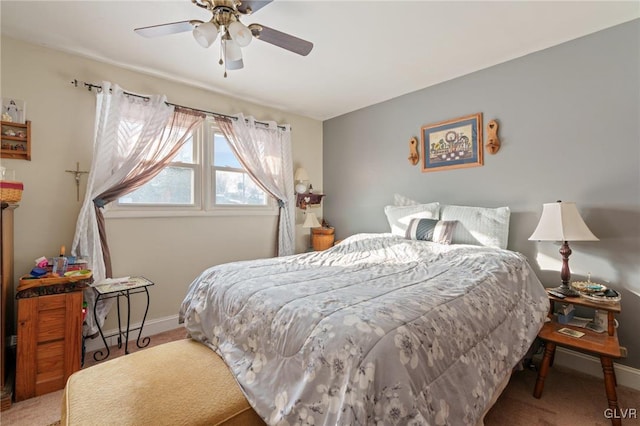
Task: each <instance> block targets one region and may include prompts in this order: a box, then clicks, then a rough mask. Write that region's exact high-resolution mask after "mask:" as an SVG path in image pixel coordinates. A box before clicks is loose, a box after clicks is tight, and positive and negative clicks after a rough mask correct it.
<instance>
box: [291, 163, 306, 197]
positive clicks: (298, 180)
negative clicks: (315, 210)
mask: <svg viewBox="0 0 640 426" xmlns="http://www.w3.org/2000/svg"><path fill="white" fill-rule="evenodd" d="M293 180H294V181H295V184H296V186H295V188H296V193H298V194H304V193H305V192H306V191H307V185H306V184H305V183H304V181H308V180H309V174H308V173H307V171H306V170H305V169H303V168H302V167H300V168H298V169H296V173H295V174H294V175H293Z"/></svg>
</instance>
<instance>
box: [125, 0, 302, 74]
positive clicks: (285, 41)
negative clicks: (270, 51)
mask: <svg viewBox="0 0 640 426" xmlns="http://www.w3.org/2000/svg"><path fill="white" fill-rule="evenodd" d="M272 1H273V0H191V2H192V3H193V4H195V5H196V6H198V7H201V8H203V9H207V10H208V11H210V12H211V14H212V16H211V19H210V20H209V21H207V22H204V21H200V20H197V19H192V20H188V21H179V22H171V23H167V24H160V25H152V26H149V27H141V28H136V29H135V30H134V31H135V32H136V33H137V34H139V35H141V36H143V37H159V36H164V35H169V34H176V33H181V32H186V31H191V32H192V33H193V37H194V38H195V39H196V41H197V42H198V44H200V45H201V46H202V47H204V48H207V47H209V46H211V45H212V44H213V43H214V42H215V41H216V38H217V37H218V34H219V35H220V49H221V50H220V61H219V63H220V65H222V64H223V63H224V65H225V72H224V76H225V77H227V70H236V69H241V68H243V67H244V63H243V60H242V50H241V48H242V47H246V46H248V45H249V43H251V40H252V39H253V38H254V37H255V38H257V39H258V40H262V41H264V42H266V43H270V44H273V45H275V46H278V47H281V48H283V49H285V50H288V51H290V52H293V53H297V54H299V55H302V56H307V55H308V54H309V52H311V49H313V43H311V42H309V41H306V40H303V39H301V38H298V37H294V36H292V35H290V34H286V33H283V32H281V31H278V30H274V29H273V28H269V27H266V26H264V25H261V24H250V25H249V26H246V25H244V24H243V23H242V22H240V17H241V16H245V15H250V14H251V13H253V12H256V11H258V10H259V9H262V8H263V7H265V6H266V5H268V4H269V3H271V2H272ZM223 57H224V61H223V59H222V58H223Z"/></svg>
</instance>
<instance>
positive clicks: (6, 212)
mask: <svg viewBox="0 0 640 426" xmlns="http://www.w3.org/2000/svg"><path fill="white" fill-rule="evenodd" d="M16 207H18V206H17V205H16V204H7V203H5V202H2V218H1V219H0V240H2V251H0V257H2V266H1V267H0V277H1V280H2V294H1V295H0V302H1V303H2V306H1V307H0V317H1V322H2V326H1V329H0V331H1V339H2V340H0V343H1V344H0V391H1V404H0V411H4V410H7V409H9V408H10V407H11V397H12V394H13V373H14V367H13V366H14V365H15V364H14V356H13V354H12V353H11V352H10V351H9V348H8V346H7V339H8V337H9V336H11V335H13V334H14V320H13V318H14V316H13V313H14V299H13V288H14V287H13V211H14V210H15V209H16Z"/></svg>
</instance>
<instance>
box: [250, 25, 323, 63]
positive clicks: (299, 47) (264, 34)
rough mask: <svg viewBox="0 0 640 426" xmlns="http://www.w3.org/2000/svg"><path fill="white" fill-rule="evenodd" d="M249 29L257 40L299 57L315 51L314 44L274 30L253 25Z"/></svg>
mask: <svg viewBox="0 0 640 426" xmlns="http://www.w3.org/2000/svg"><path fill="white" fill-rule="evenodd" d="M249 29H250V30H251V33H252V34H253V36H254V37H255V38H257V39H259V40H262V41H264V42H267V43H270V44H273V45H275V46H278V47H282V48H283V49H286V50H288V51H290V52H293V53H297V54H298V55H302V56H307V55H308V54H309V52H311V49H313V43H311V42H310V41H306V40H303V39H301V38H298V37H295V36H292V35H290V34H286V33H283V32H282V31H278V30H274V29H273V28H269V27H265V26H264V25H260V24H251V25H249Z"/></svg>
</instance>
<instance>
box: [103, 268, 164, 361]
mask: <svg viewBox="0 0 640 426" xmlns="http://www.w3.org/2000/svg"><path fill="white" fill-rule="evenodd" d="M152 285H154V283H153V282H151V281H149V280H148V279H146V278H145V277H129V278H128V279H127V280H121V281H113V282H106V283H101V284H98V285H95V286H94V287H93V289H94V290H95V292H96V301H95V304H94V305H93V315H94V318H97V313H96V306H98V302H99V301H100V300H107V299H113V298H117V301H116V304H117V305H118V331H117V332H115V333H112V334H109V335H106V336H105V335H104V333H103V332H102V328H101V327H100V323H97V325H98V331H99V332H100V337H102V342H103V343H104V347H105V350H106V353H104V352H103V351H102V350H97V351H96V352H95V353H94V354H93V359H95V360H96V361H102V360H104V359H106V358H107V357H108V356H109V354H110V350H109V345H108V344H107V338H108V337H113V336H118V348H121V347H122V339H123V337H124V353H125V354H128V353H129V332H130V331H134V330H139V331H138V338H137V339H136V345H137V346H138V347H139V348H145V347H147V346H149V343H150V342H151V338H150V337H145V338H144V339H140V337H141V336H142V328H143V327H144V322H145V320H146V319H147V313H148V312H149V290H148V288H149V287H150V286H152ZM137 293H144V294H146V296H147V305H146V307H145V310H144V316H143V317H142V322H141V323H140V326H139V327H134V328H130V321H131V300H130V297H131V296H132V295H134V294H137ZM120 298H125V299H126V301H127V323H126V329H125V330H124V331H123V330H122V322H121V315H120Z"/></svg>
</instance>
